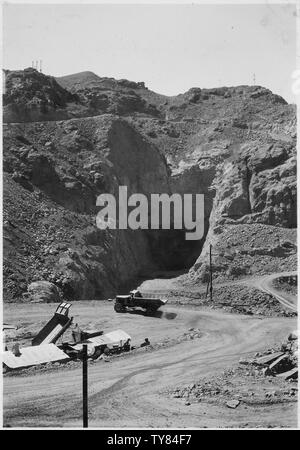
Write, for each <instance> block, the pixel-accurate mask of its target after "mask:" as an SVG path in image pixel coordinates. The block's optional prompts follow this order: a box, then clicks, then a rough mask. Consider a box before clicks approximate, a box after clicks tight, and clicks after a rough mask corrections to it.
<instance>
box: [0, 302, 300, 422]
mask: <svg viewBox="0 0 300 450" xmlns="http://www.w3.org/2000/svg"><path fill="white" fill-rule="evenodd" d="M51 306H52V307H53V305H51ZM22 307H23V305H19V308H18V307H14V306H13V305H12V306H11V307H9V306H8V307H7V312H6V314H5V317H6V320H11V319H12V318H13V316H14V318H15V319H17V318H18V317H19V321H20V323H22V321H24V320H26V324H27V327H28V329H30V321H32V323H33V322H34V321H36V320H38V319H39V318H41V317H44V318H45V317H46V316H47V314H49V305H30V307H31V312H32V316H31V315H30V308H29V311H28V306H27V308H26V311H27V313H26V315H27V317H26V316H24V315H23V316H22V314H24V311H25V310H24V311H22ZM23 308H24V307H23ZM73 309H74V311H73V312H75V314H76V315H78V317H80V318H81V322H80V323H82V322H83V323H84V324H88V325H89V326H93V325H97V326H99V324H100V323H101V324H102V325H104V326H105V327H104V329H106V330H108V328H109V329H115V328H116V327H118V328H122V329H124V330H125V331H127V332H129V333H130V334H131V336H132V344H133V345H135V344H136V345H139V344H140V342H141V341H142V340H143V339H144V337H149V338H150V341H151V343H152V344H156V343H159V342H162V341H163V342H164V345H162V346H161V347H159V348H157V349H155V350H152V351H151V350H149V349H146V350H145V351H143V350H141V349H140V350H138V351H137V352H132V353H131V354H128V355H126V356H123V357H119V358H115V359H111V362H107V363H105V362H103V361H98V362H95V363H92V364H90V365H89V412H90V416H89V418H90V422H89V424H90V426H91V427H92V426H94V427H235V426H246V424H247V426H248V427H256V426H258V427H261V426H296V421H297V413H296V406H295V404H278V405H276V404H275V405H262V406H260V407H255V409H254V408H250V407H247V406H242V405H241V406H240V407H239V408H238V410H229V409H228V408H226V406H215V405H209V404H201V403H199V404H195V405H190V406H185V405H184V403H183V402H182V400H180V399H173V398H168V397H167V396H165V395H164V394H163V393H162V392H163V391H164V390H165V389H166V388H167V387H170V386H175V385H179V384H189V383H192V382H194V381H195V380H198V379H200V378H202V377H203V376H207V375H210V374H214V373H218V372H220V371H222V370H223V369H224V368H226V367H230V366H232V364H235V363H237V362H238V360H239V358H240V357H241V356H245V355H247V354H248V353H251V354H253V352H256V351H260V350H263V349H265V348H266V347H268V346H270V347H271V346H272V345H273V344H274V343H275V342H276V343H278V342H280V340H283V339H284V338H285V337H286V336H287V334H288V333H289V332H290V331H291V330H293V329H295V328H296V319H294V318H283V317H274V318H259V317H254V316H242V315H234V314H225V313H223V312H222V311H216V310H199V309H187V308H180V307H176V308H173V307H171V306H168V305H166V306H165V307H163V310H162V315H161V316H158V317H146V316H143V315H136V314H116V313H115V312H114V311H113V305H112V304H111V303H108V302H105V303H102V302H78V303H76V304H74V305H73ZM45 311H46V312H45ZM24 317H26V319H24ZM31 317H33V319H32V318H31ZM44 320H45V319H44ZM191 327H194V328H199V329H200V330H201V333H202V337H201V338H199V339H194V340H184V341H182V340H180V339H178V340H177V341H176V338H178V337H180V336H182V335H183V334H184V333H186V332H188V330H189V329H190V328H191ZM168 340H169V345H168ZM81 423H82V422H81V369H80V368H75V369H69V370H66V369H64V368H61V369H58V370H57V371H55V372H48V373H47V372H46V373H35V374H32V375H28V376H22V377H20V376H13V377H4V424H5V425H6V426H14V427H15V426H21V427H24V426H29V427H30V426H39V427H41V426H46V427H49V426H62V427H72V426H73V427H80V426H81Z"/></svg>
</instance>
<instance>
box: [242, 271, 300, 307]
mask: <svg viewBox="0 0 300 450" xmlns="http://www.w3.org/2000/svg"><path fill="white" fill-rule="evenodd" d="M295 275H297V272H281V273H274V274H272V275H266V276H264V277H259V278H257V279H254V280H249V282H248V283H247V284H250V285H252V286H254V287H257V288H258V289H261V290H262V291H264V292H266V293H267V294H271V295H273V296H274V297H275V298H277V300H278V301H279V302H280V303H281V304H282V305H283V306H285V307H287V308H289V309H291V310H292V311H297V297H296V296H294V295H292V294H289V293H288V292H285V291H281V290H279V289H276V288H275V286H274V285H273V281H274V280H276V278H281V277H289V276H295Z"/></svg>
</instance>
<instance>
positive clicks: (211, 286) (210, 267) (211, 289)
mask: <svg viewBox="0 0 300 450" xmlns="http://www.w3.org/2000/svg"><path fill="white" fill-rule="evenodd" d="M211 249H212V245H211V244H210V246H209V272H210V300H211V301H212V293H213V285H212V257H211Z"/></svg>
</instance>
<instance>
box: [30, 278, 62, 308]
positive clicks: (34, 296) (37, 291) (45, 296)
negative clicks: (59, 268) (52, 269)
mask: <svg viewBox="0 0 300 450" xmlns="http://www.w3.org/2000/svg"><path fill="white" fill-rule="evenodd" d="M27 290H28V294H29V297H30V299H31V301H33V302H39V303H57V302H59V301H60V297H59V292H58V289H57V287H56V286H55V284H53V283H50V282H49V281H34V282H33V283H30V285H29V286H28V288H27Z"/></svg>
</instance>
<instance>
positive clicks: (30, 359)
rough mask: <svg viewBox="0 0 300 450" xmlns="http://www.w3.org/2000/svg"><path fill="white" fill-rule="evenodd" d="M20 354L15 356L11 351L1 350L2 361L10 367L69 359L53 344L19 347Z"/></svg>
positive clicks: (15, 367) (16, 367)
mask: <svg viewBox="0 0 300 450" xmlns="http://www.w3.org/2000/svg"><path fill="white" fill-rule="evenodd" d="M20 352H21V356H15V355H14V354H13V353H12V352H11V351H6V352H3V354H2V362H3V363H4V364H6V365H7V366H8V367H9V368H10V369H19V368H21V367H30V366H34V365H36V364H43V363H47V362H55V361H63V360H67V359H69V356H68V355H66V354H65V353H64V352H63V351H62V350H60V349H59V348H58V347H56V345H55V344H42V345H37V346H34V347H24V348H20Z"/></svg>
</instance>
